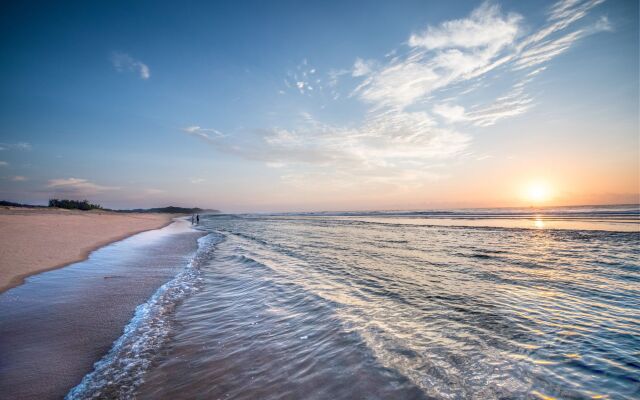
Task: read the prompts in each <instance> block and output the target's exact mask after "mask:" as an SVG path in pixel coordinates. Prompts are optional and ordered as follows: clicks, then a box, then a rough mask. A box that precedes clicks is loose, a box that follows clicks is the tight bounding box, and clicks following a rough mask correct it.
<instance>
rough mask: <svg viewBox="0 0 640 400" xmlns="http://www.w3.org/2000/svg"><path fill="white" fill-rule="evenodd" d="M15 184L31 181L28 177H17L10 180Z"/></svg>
mask: <svg viewBox="0 0 640 400" xmlns="http://www.w3.org/2000/svg"><path fill="white" fill-rule="evenodd" d="M10 179H11V180H12V181H13V182H25V181H27V180H29V179H28V178H27V177H26V176H21V175H16V176H12V177H11V178H10Z"/></svg>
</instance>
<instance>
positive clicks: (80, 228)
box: [0, 207, 175, 292]
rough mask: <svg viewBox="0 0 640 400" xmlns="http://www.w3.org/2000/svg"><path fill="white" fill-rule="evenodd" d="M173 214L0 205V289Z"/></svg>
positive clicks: (158, 225) (161, 222)
mask: <svg viewBox="0 0 640 400" xmlns="http://www.w3.org/2000/svg"><path fill="white" fill-rule="evenodd" d="M173 217H175V215H171V214H138V213H135V214H133V213H132V214H122V213H115V212H106V211H71V210H62V209H47V208H14V207H1V208H0V292H3V291H5V290H7V289H9V288H11V287H14V286H17V285H20V284H21V283H23V282H24V278H26V277H27V276H29V275H33V274H36V273H39V272H43V271H47V270H51V269H55V268H59V267H62V266H64V265H67V264H70V263H73V262H77V261H81V260H84V259H86V258H87V256H88V255H89V253H90V252H91V251H93V250H95V249H97V248H99V247H102V246H104V245H106V244H108V243H111V242H114V241H117V240H121V239H124V238H125V237H127V236H131V235H133V234H136V233H139V232H143V231H147V230H150V229H158V228H161V227H163V226H165V225H167V224H169V223H170V222H171V220H172V218H173Z"/></svg>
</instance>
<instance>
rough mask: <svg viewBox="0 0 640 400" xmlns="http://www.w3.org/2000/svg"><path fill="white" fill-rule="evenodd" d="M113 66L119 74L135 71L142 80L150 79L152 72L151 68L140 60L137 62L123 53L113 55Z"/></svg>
mask: <svg viewBox="0 0 640 400" xmlns="http://www.w3.org/2000/svg"><path fill="white" fill-rule="evenodd" d="M111 64H112V65H113V67H114V68H115V69H116V71H118V72H124V71H133V72H137V73H138V75H139V76H140V78H142V79H145V80H146V79H149V78H150V77H151V70H150V69H149V66H148V65H147V64H145V63H143V62H142V61H140V60H136V59H134V58H133V57H131V56H130V55H129V54H126V53H121V52H117V51H116V52H113V53H111Z"/></svg>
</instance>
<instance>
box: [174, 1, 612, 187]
mask: <svg viewBox="0 0 640 400" xmlns="http://www.w3.org/2000/svg"><path fill="white" fill-rule="evenodd" d="M603 1H604V0H562V1H559V2H558V3H556V4H554V5H553V6H552V7H551V8H550V9H549V10H548V13H547V19H546V20H545V21H544V22H543V23H542V24H541V26H539V27H538V29H534V30H532V31H529V30H528V29H527V28H526V26H527V25H526V24H525V18H524V17H523V16H522V15H519V14H517V13H513V12H504V11H503V10H502V9H501V8H500V7H499V6H498V5H496V4H493V3H490V2H485V3H483V4H482V5H480V6H479V7H478V8H476V9H475V10H473V11H472V12H471V13H470V14H469V15H468V16H467V17H465V18H460V19H455V20H450V21H445V22H442V23H441V24H438V25H434V26H427V27H426V28H425V29H424V30H422V31H419V32H414V33H413V34H411V35H409V37H408V40H407V41H406V43H405V44H404V45H403V46H402V47H400V48H398V49H393V50H391V51H390V52H388V53H387V54H386V55H385V57H384V58H382V59H380V60H365V59H362V58H356V59H355V61H354V62H353V64H352V66H351V67H350V68H336V69H332V70H330V71H329V73H328V82H329V83H328V85H327V86H326V87H327V88H329V89H330V90H331V94H332V98H333V99H334V100H337V99H338V98H341V97H340V94H339V93H338V90H339V89H342V90H347V91H348V92H349V95H348V96H347V99H349V100H351V101H353V100H355V101H357V102H358V103H359V104H360V105H362V106H364V108H365V109H366V111H365V113H364V116H363V117H362V118H361V119H360V120H359V121H358V122H355V123H352V124H347V125H336V124H331V123H323V122H321V121H319V120H317V119H316V118H315V117H314V116H312V115H311V114H309V113H307V112H304V113H300V114H299V115H298V116H297V118H296V119H295V120H294V121H293V122H291V123H290V126H287V127H275V128H270V129H263V130H259V131H256V132H252V135H251V136H249V137H243V138H240V137H226V136H224V135H222V134H221V133H220V132H218V131H216V130H215V129H205V128H201V127H199V126H192V127H188V128H185V129H183V131H184V132H186V133H188V134H190V135H193V136H197V137H199V138H200V139H202V140H205V141H206V142H208V143H210V144H211V145H213V146H214V147H215V148H216V149H217V150H218V151H222V152H226V153H230V154H234V155H236V156H239V157H243V158H245V159H249V160H256V161H262V162H265V163H266V164H267V165H268V166H270V167H272V168H278V170H279V171H282V177H283V180H284V181H286V182H298V183H300V182H303V181H305V180H304V179H303V178H301V177H304V176H313V177H317V178H320V177H322V178H323V179H327V180H329V181H331V182H334V183H335V184H336V185H338V184H337V183H336V182H335V180H340V179H344V180H346V181H350V182H353V181H357V182H363V181H365V182H378V183H379V182H387V183H391V182H409V181H413V182H418V181H421V180H429V179H439V178H441V177H442V176H444V175H446V173H443V172H441V169H443V168H446V163H444V161H443V160H447V159H452V158H455V157H456V156H459V155H462V154H464V153H465V149H466V148H467V147H468V146H469V144H470V143H471V139H472V137H471V135H470V134H468V133H465V132H464V131H465V129H467V128H468V127H477V128H482V127H488V126H492V125H495V124H497V123H499V122H500V121H502V120H504V119H507V118H513V117H516V116H518V115H522V114H524V113H525V112H527V111H529V110H530V109H531V108H532V107H534V105H535V101H534V98H533V96H531V95H530V94H529V93H528V91H527V87H528V86H529V84H530V83H531V82H532V80H533V79H537V77H538V76H539V75H541V74H542V73H543V72H544V71H545V69H546V68H547V66H548V64H549V63H550V62H551V61H552V60H553V59H554V58H556V57H558V56H560V55H561V54H563V53H565V52H567V51H568V50H569V49H570V48H571V47H572V46H573V45H574V43H576V42H577V41H578V40H580V39H582V38H585V37H586V36H588V35H590V34H593V33H596V32H601V31H605V30H611V25H610V23H609V21H608V20H607V19H606V17H601V18H600V19H599V20H598V22H597V23H596V24H594V25H591V26H582V27H578V28H575V27H574V25H575V24H577V22H578V21H580V20H582V19H583V18H585V17H586V16H587V15H588V14H589V12H590V11H591V10H592V9H593V8H594V7H596V6H597V5H598V4H600V3H602V2H603ZM498 78H499V79H498ZM284 82H285V86H286V87H287V90H288V91H289V92H292V91H293V92H296V91H297V92H298V93H299V94H301V95H305V96H312V95H317V94H319V93H318V92H320V91H322V90H323V85H322V84H321V82H322V80H321V79H320V77H319V74H318V72H317V70H316V69H315V68H313V67H312V66H311V65H310V64H309V63H308V62H307V61H306V60H304V61H303V62H302V63H301V64H300V65H299V66H298V67H297V68H296V69H295V71H293V72H289V73H288V74H287V77H286V78H285V79H284ZM496 82H497V83H498V84H501V87H500V88H499V89H498V90H495V89H494V90H487V91H488V92H489V93H490V94H489V95H488V96H484V97H478V96H469V94H471V93H473V94H477V93H478V92H480V91H482V90H485V89H487V88H488V89H491V88H490V86H491V85H492V84H495V83H496ZM505 83H506V84H505ZM495 93H501V94H499V95H496V94H495ZM478 98H484V101H483V102H478V100H477V99H478ZM471 99H473V100H471ZM439 169H440V171H439ZM329 175H331V176H332V178H329ZM354 178H356V179H354Z"/></svg>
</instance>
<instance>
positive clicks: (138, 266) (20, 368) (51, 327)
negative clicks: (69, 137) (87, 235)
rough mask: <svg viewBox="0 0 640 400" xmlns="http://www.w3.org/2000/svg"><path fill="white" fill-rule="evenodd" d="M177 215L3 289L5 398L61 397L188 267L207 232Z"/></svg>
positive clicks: (1, 380)
mask: <svg viewBox="0 0 640 400" xmlns="http://www.w3.org/2000/svg"><path fill="white" fill-rule="evenodd" d="M189 225H190V224H189V223H188V222H186V221H178V222H176V223H173V224H171V225H169V226H167V227H165V228H163V229H159V230H153V231H149V232H143V233H140V234H138V235H135V236H132V237H130V238H127V239H125V240H122V241H119V242H116V243H112V244H110V245H108V246H105V247H103V248H100V249H98V250H96V251H94V252H92V253H91V254H90V256H89V258H88V259H87V260H84V261H81V262H78V263H75V264H72V265H69V266H67V267H64V268H59V269H56V270H53V271H48V272H45V273H42V274H38V275H35V276H32V277H31V278H29V279H28V280H27V281H26V283H25V284H23V285H20V286H17V287H14V288H12V289H9V290H7V291H5V292H4V293H2V294H0V321H2V323H0V354H1V355H2V356H1V357H0V393H2V395H1V396H0V397H3V398H8V399H9V398H10V399H39V400H40V399H61V398H63V397H64V396H65V394H66V393H67V392H68V391H69V390H70V389H71V388H72V387H74V386H75V385H77V384H79V383H80V381H81V380H82V378H83V377H84V375H86V374H87V373H89V372H90V371H91V370H92V368H93V363H94V362H96V361H98V360H99V359H100V358H101V357H102V356H103V355H104V354H106V353H107V352H108V350H109V349H110V348H111V346H112V344H113V342H114V341H115V340H116V339H118V338H119V337H120V335H122V332H123V328H124V326H125V325H126V324H127V323H128V322H129V321H130V320H131V318H132V317H133V315H134V312H135V309H136V307H137V306H138V305H140V304H142V303H145V302H146V301H147V300H148V299H149V297H150V296H151V295H152V294H153V293H154V292H155V291H156V290H157V289H158V287H160V286H161V285H163V284H164V283H165V282H167V281H169V280H171V279H172V278H173V277H174V276H175V275H176V274H177V273H178V272H180V271H181V270H183V269H184V267H185V266H186V265H187V263H188V262H189V259H190V257H191V256H192V255H193V253H194V252H195V250H196V248H197V238H198V237H200V236H202V235H203V233H202V232H198V231H195V230H193V229H191V228H190V226H189Z"/></svg>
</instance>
